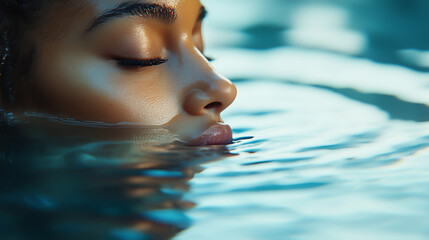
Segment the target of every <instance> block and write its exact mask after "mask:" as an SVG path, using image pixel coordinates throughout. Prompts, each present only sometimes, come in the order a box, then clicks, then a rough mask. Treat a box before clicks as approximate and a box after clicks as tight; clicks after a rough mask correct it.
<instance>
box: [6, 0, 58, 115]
mask: <svg viewBox="0 0 429 240" xmlns="http://www.w3.org/2000/svg"><path fill="white" fill-rule="evenodd" d="M48 2H50V0H1V2H0V32H1V37H0V94H1V97H2V103H3V104H2V105H3V106H0V108H8V107H11V106H13V105H14V104H15V100H16V98H17V95H19V93H18V92H19V89H22V88H23V87H26V85H27V84H28V83H27V81H26V78H27V76H28V73H29V71H30V69H31V64H32V62H33V58H34V56H33V55H34V47H33V46H28V45H29V42H28V39H26V33H27V32H28V31H29V30H30V29H32V28H34V27H35V25H36V24H37V22H38V19H40V18H41V14H42V11H43V9H44V8H45V7H46V6H47V4H48ZM32 49H33V50H32Z"/></svg>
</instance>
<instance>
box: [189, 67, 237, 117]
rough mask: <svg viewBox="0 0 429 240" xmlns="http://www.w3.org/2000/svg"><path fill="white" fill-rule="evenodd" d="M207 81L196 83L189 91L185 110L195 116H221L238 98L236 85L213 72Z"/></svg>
mask: <svg viewBox="0 0 429 240" xmlns="http://www.w3.org/2000/svg"><path fill="white" fill-rule="evenodd" d="M210 75H211V76H207V77H206V79H204V80H201V81H198V82H196V83H195V84H194V85H193V86H192V87H191V88H189V90H188V91H187V94H186V97H185V101H184V104H183V108H184V110H185V111H186V112H187V113H188V114H190V115H194V116H201V115H205V114H207V113H208V112H213V113H216V114H220V112H222V111H223V110H225V109H226V108H227V107H228V106H229V105H231V103H232V102H233V101H234V99H235V97H236V96H237V88H236V87H235V85H234V84H233V83H232V82H231V81H229V80H228V79H226V78H224V77H223V76H221V75H219V74H217V73H215V72H213V73H212V74H210Z"/></svg>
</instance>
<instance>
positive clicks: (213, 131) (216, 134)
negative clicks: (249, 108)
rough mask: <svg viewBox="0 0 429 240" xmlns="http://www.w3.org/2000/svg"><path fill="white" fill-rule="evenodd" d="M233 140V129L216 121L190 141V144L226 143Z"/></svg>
mask: <svg viewBox="0 0 429 240" xmlns="http://www.w3.org/2000/svg"><path fill="white" fill-rule="evenodd" d="M231 142H232V130H231V127H230V126H229V125H227V124H221V123H216V124H214V125H212V126H210V127H209V128H207V129H206V130H205V131H204V132H203V133H202V134H201V135H200V136H199V137H197V138H196V139H194V140H192V141H190V142H189V143H188V145H189V146H203V145H225V144H229V143H231Z"/></svg>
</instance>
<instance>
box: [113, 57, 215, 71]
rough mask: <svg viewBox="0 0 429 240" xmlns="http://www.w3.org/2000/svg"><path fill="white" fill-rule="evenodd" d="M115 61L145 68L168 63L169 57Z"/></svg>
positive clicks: (210, 59) (118, 59)
mask: <svg viewBox="0 0 429 240" xmlns="http://www.w3.org/2000/svg"><path fill="white" fill-rule="evenodd" d="M204 57H205V58H206V59H207V60H208V61H209V62H212V61H214V58H211V57H208V56H206V55H204ZM115 61H116V62H117V63H118V65H119V66H121V67H133V68H144V67H151V66H157V65H161V64H163V63H166V62H167V61H168V59H163V58H153V59H126V58H117V59H115Z"/></svg>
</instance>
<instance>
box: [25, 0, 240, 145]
mask: <svg viewBox="0 0 429 240" xmlns="http://www.w3.org/2000/svg"><path fill="white" fill-rule="evenodd" d="M47 12H49V13H48V16H47V17H46V18H45V19H44V20H43V22H42V24H40V27H38V28H37V29H35V30H34V31H33V32H32V33H31V34H32V36H33V37H34V38H35V46H36V54H35V60H34V65H33V66H32V71H31V73H30V79H31V81H32V82H34V83H35V90H34V91H35V92H38V97H37V98H36V99H38V100H37V101H36V102H34V104H33V106H32V108H33V110H35V111H44V112H48V113H51V114H55V115H60V116H64V117H71V118H75V119H79V120H88V121H102V122H106V123H120V122H133V123H138V124H141V125H145V126H162V127H165V128H168V129H169V130H170V131H172V132H174V133H175V134H176V135H177V136H178V138H179V140H181V141H184V142H187V143H191V144H196V145H201V144H223V143H227V142H228V141H230V140H231V131H230V129H229V127H227V126H224V125H222V124H220V123H221V122H222V119H221V117H220V113H221V112H222V111H223V110H224V109H225V108H226V107H228V106H229V105H230V104H231V103H232V102H233V100H234V98H235V96H236V88H235V86H234V85H233V84H232V83H231V82H230V81H229V80H227V79H225V78H224V77H222V76H221V75H219V74H218V73H217V72H216V71H215V70H214V69H213V68H212V67H211V66H210V64H209V62H208V61H207V59H206V57H205V56H204V55H203V50H204V46H203V40H202V36H201V24H202V20H203V18H204V15H205V9H204V7H203V6H202V5H201V3H200V2H199V0H139V1H126V0H84V1H69V2H67V3H64V1H62V2H60V3H54V4H53V5H52V6H51V7H50V8H49V9H48V10H47ZM201 135H203V136H202V137H200V136H201ZM197 138H198V139H197ZM195 139H197V140H195ZM228 139H229V140H228Z"/></svg>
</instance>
